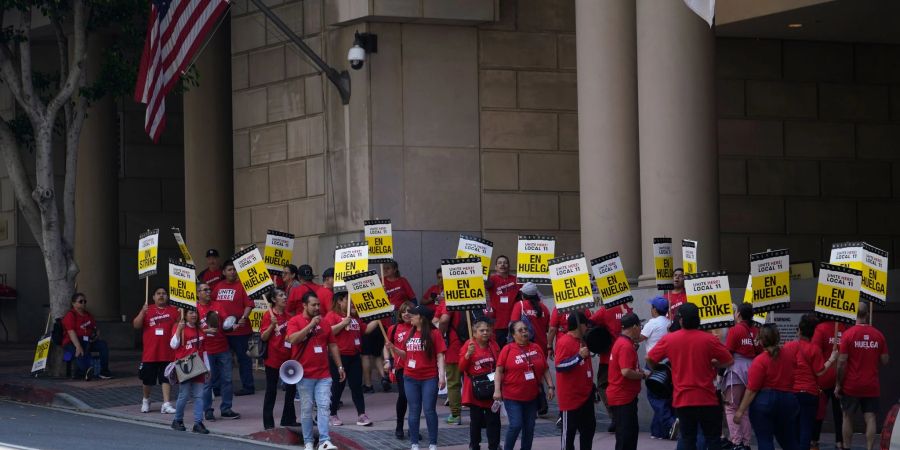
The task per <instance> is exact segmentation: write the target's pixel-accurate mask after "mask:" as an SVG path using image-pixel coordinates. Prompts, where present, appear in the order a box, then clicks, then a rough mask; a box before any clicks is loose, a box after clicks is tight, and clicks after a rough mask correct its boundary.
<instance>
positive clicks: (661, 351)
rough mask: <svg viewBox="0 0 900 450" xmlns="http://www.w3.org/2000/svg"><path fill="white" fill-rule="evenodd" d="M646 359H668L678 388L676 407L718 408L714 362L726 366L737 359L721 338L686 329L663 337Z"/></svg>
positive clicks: (674, 399)
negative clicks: (720, 340)
mask: <svg viewBox="0 0 900 450" xmlns="http://www.w3.org/2000/svg"><path fill="white" fill-rule="evenodd" d="M684 349H691V351H684ZM647 357H648V358H650V359H652V360H653V361H656V362H659V361H662V360H663V359H666V358H669V361H670V362H671V364H672V384H673V385H674V387H675V389H674V393H673V401H672V406H674V407H676V408H681V407H684V406H715V405H718V404H719V399H718V398H717V397H716V387H715V385H713V382H714V380H715V379H716V369H715V367H713V365H712V362H711V361H712V360H713V359H715V360H718V361H719V362H720V363H722V364H727V363H729V362H731V361H732V360H733V359H734V358H732V356H731V353H729V352H728V349H726V348H725V346H724V345H722V343H721V342H719V338H717V337H715V336H713V335H712V334H710V333H707V332H705V331H700V330H686V329H681V330H678V331H676V332H674V333H669V334H667V335H665V336H663V337H662V339H660V340H659V342H657V343H656V345H655V346H653V349H652V350H650V353H648V354H647Z"/></svg>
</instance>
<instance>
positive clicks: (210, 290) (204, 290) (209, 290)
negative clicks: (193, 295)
mask: <svg viewBox="0 0 900 450" xmlns="http://www.w3.org/2000/svg"><path fill="white" fill-rule="evenodd" d="M200 292H212V289H210V288H203V289H200Z"/></svg>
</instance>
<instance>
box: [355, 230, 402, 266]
mask: <svg viewBox="0 0 900 450" xmlns="http://www.w3.org/2000/svg"><path fill="white" fill-rule="evenodd" d="M363 232H364V233H365V237H366V243H367V244H369V264H384V263H387V262H391V261H393V260H394V236H393V230H392V228H391V219H374V220H366V221H363Z"/></svg>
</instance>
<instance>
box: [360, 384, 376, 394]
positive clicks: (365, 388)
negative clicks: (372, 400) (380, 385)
mask: <svg viewBox="0 0 900 450" xmlns="http://www.w3.org/2000/svg"><path fill="white" fill-rule="evenodd" d="M374 393H375V388H374V387H372V386H366V385H363V394H374Z"/></svg>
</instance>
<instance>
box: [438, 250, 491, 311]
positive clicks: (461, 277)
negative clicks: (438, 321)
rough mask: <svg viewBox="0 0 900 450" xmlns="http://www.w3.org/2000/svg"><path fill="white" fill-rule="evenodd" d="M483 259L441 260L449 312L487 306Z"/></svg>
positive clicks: (445, 298) (445, 297) (445, 299)
mask: <svg viewBox="0 0 900 450" xmlns="http://www.w3.org/2000/svg"><path fill="white" fill-rule="evenodd" d="M481 272H482V268H481V259H480V258H476V257H471V258H455V259H443V260H441V278H442V279H443V281H442V283H443V287H444V301H445V302H447V310H448V311H467V310H471V309H484V308H485V306H487V295H486V292H487V291H486V289H485V288H484V278H483V277H482V276H481Z"/></svg>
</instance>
